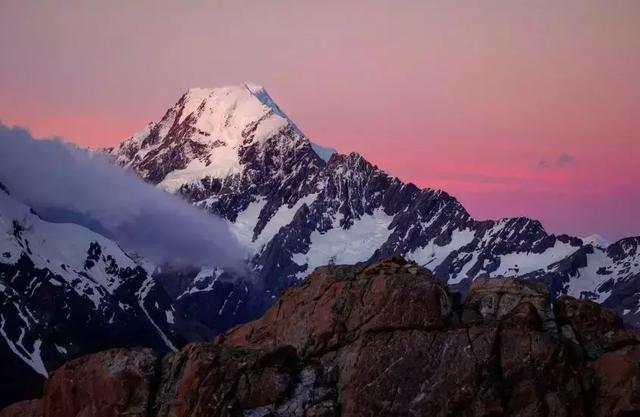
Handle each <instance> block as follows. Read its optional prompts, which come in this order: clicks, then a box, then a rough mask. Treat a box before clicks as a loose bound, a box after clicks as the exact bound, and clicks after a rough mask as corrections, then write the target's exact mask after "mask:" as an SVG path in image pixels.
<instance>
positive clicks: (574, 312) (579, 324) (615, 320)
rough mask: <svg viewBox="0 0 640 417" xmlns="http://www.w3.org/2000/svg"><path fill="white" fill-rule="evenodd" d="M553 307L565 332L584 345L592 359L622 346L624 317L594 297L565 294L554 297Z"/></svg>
mask: <svg viewBox="0 0 640 417" xmlns="http://www.w3.org/2000/svg"><path fill="white" fill-rule="evenodd" d="M554 311H555V315H556V319H557V321H558V325H559V326H560V328H561V331H562V333H563V334H565V335H566V336H567V337H568V338H570V339H573V341H574V342H575V343H577V344H579V345H581V346H582V347H583V348H584V350H585V352H586V354H587V356H588V357H589V358H590V359H596V358H598V357H599V356H600V355H602V354H603V353H604V352H606V351H608V350H610V349H611V348H613V347H614V346H619V345H620V341H621V339H624V328H623V324H622V319H621V318H620V317H619V316H618V315H617V314H616V313H614V312H613V311H612V310H609V309H607V308H604V307H602V306H601V305H599V304H596V303H594V302H592V301H588V300H577V299H575V298H573V297H568V296H563V297H560V298H558V299H557V300H555V303H554ZM619 332H620V333H619ZM623 344H624V343H623Z"/></svg>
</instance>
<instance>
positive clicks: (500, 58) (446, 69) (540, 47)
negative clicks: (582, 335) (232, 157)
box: [0, 0, 640, 239]
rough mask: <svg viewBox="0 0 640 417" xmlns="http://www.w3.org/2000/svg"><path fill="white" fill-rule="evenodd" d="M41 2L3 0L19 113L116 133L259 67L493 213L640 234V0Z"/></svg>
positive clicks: (294, 114)
mask: <svg viewBox="0 0 640 417" xmlns="http://www.w3.org/2000/svg"><path fill="white" fill-rule="evenodd" d="M37 3H38V4H36V2H24V1H14V0H3V1H2V2H1V3H0V52H1V53H2V57H1V58H0V121H2V122H3V123H5V124H10V125H11V124H16V125H21V126H24V127H27V128H29V129H30V130H31V131H32V132H33V133H34V134H36V135H59V136H62V137H64V138H66V139H67V140H71V141H75V142H78V143H81V144H84V145H90V146H105V145H113V144H116V143H118V142H119V141H120V140H122V139H124V138H125V137H127V136H129V135H130V134H132V133H133V132H135V131H137V130H140V129H141V128H142V127H143V126H144V125H145V124H146V123H147V122H149V121H152V120H157V119H158V118H159V117H160V116H161V115H162V114H163V112H164V110H165V109H166V108H167V107H169V106H170V105H171V104H173V103H174V102H175V101H176V100H177V98H178V97H179V96H180V95H181V94H182V93H183V92H184V91H185V90H186V89H187V88H189V87H194V86H199V87H215V86H221V85H229V84H239V83H241V82H243V81H245V80H250V81H252V82H255V83H258V84H262V85H264V86H265V87H266V88H267V89H268V90H269V92H270V93H271V95H272V96H273V97H274V99H275V100H276V101H277V102H278V103H279V104H280V105H281V107H282V108H283V109H284V110H285V111H286V112H287V114H288V115H289V116H290V117H291V118H292V119H293V120H294V121H295V122H296V123H297V124H298V125H299V126H300V128H301V129H302V130H303V131H304V132H305V133H306V134H307V135H308V136H309V137H310V138H312V140H314V141H316V142H317V143H320V144H323V145H328V146H333V147H335V148H337V149H338V150H339V151H341V152H349V151H357V152H360V153H362V154H363V155H365V156H366V157H367V158H368V159H369V160H371V161H372V162H375V163H376V164H378V165H379V166H381V167H383V168H385V169H386V170H387V171H389V172H390V173H392V174H394V175H397V176H399V177H400V178H402V179H403V180H406V181H412V182H414V183H416V184H417V185H419V186H430V187H436V188H442V189H444V190H446V191H448V192H449V193H451V194H453V195H455V196H456V197H458V198H459V199H460V200H461V202H462V203H463V204H464V205H465V206H466V207H467V209H468V210H469V211H470V212H471V213H472V214H473V215H474V216H476V217H478V218H481V219H485V218H497V217H503V216H516V215H526V216H529V217H534V218H538V219H540V220H541V221H542V222H543V224H544V225H545V227H546V228H547V229H548V230H549V231H552V232H556V233H572V234H577V235H582V236H584V235H589V234H591V233H600V234H603V235H604V236H606V237H608V238H611V239H616V238H619V237H622V236H628V235H640V162H638V161H640V75H639V74H640V2H638V1H636V0H628V1H618V0H614V1H604V0H602V1H590V0H575V1H570V0H563V1H561V2H559V1H554V0H549V1H517V2H504V1H490V0H489V1H455V2H452V1H431V2H429V1H366V2H364V1H363V2H357V1H351V2H331V1H330V2H313V3H311V2H299V1H287V2H285V1H269V2H258V1H256V2H250V1H209V2H204V1H202V2H200V1H192V2H185V3H187V4H182V2H157V1H149V2H144V1H136V2H128V3H127V4H126V5H125V3H123V2H86V1H67V2H55V3H56V4H53V3H51V4H47V3H45V2H37ZM345 3H348V4H345Z"/></svg>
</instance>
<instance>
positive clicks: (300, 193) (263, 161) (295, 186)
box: [110, 84, 640, 329]
mask: <svg viewBox="0 0 640 417" xmlns="http://www.w3.org/2000/svg"><path fill="white" fill-rule="evenodd" d="M318 149H319V148H318V147H317V145H314V144H313V143H312V142H311V141H310V140H309V139H308V138H307V137H306V136H305V135H304V134H303V133H302V132H301V130H300V129H298V128H297V127H296V125H295V124H294V123H293V122H292V121H291V120H290V119H289V118H288V117H287V116H286V115H285V113H284V112H283V111H282V110H281V109H280V107H279V106H278V105H277V104H276V103H275V102H274V101H273V100H272V99H271V97H270V96H269V95H268V93H267V92H266V90H265V89H264V88H262V87H258V86H255V85H249V84H244V85H241V86H236V87H224V88H215V89H192V90H189V91H188V92H187V93H185V94H184V95H183V96H182V97H181V98H180V99H179V100H178V102H177V103H176V104H175V105H173V106H172V107H171V108H170V109H169V110H168V111H167V112H166V113H165V115H164V116H163V117H162V119H161V120H160V121H159V122H158V123H152V124H150V125H149V126H148V127H147V128H146V129H145V130H143V131H142V132H140V133H138V134H136V135H134V136H132V137H131V138H129V139H127V140H126V141H124V142H123V143H122V144H121V145H120V146H118V147H117V148H115V149H112V150H110V152H111V154H112V155H113V157H114V158H115V160H116V161H117V163H119V164H120V165H123V166H126V167H128V168H130V169H133V170H134V171H136V172H137V173H138V174H139V175H140V176H141V177H142V178H144V179H145V180H146V181H148V182H151V183H153V184H156V185H158V186H159V187H162V188H164V189H166V190H168V191H169V192H172V193H175V194H178V195H180V196H182V197H183V198H185V199H187V200H188V201H190V202H192V203H193V204H195V205H197V206H199V207H202V208H204V209H206V210H208V211H210V212H212V213H215V214H217V215H220V216H222V217H223V218H225V219H226V220H227V221H228V223H229V226H230V227H231V229H232V230H233V231H234V233H235V234H236V235H237V236H238V237H239V239H240V240H241V241H242V242H244V244H245V245H246V246H247V247H248V248H249V250H250V254H251V255H250V257H251V263H252V266H253V269H254V272H255V274H256V275H257V278H258V279H257V282H259V283H260V284H259V286H260V290H259V291H258V292H259V293H260V294H259V295H257V297H258V298H259V299H261V300H263V301H264V304H263V305H262V306H261V307H260V308H258V310H259V311H262V310H263V309H264V308H265V307H266V306H267V305H269V303H270V302H272V300H273V299H274V297H275V296H276V295H277V294H279V293H280V292H281V291H282V290H283V289H284V288H286V287H288V286H291V285H293V284H295V283H296V282H297V281H298V280H299V279H301V278H302V277H304V276H306V274H308V273H309V272H311V271H312V270H313V269H314V268H315V267H317V266H320V265H324V264H327V263H349V264H354V263H359V262H370V261H374V260H376V259H381V258H383V257H385V256H391V255H402V256H405V257H407V258H408V259H411V260H414V261H416V262H417V263H419V264H420V265H423V266H425V267H427V268H429V269H431V270H432V271H433V272H434V274H435V275H436V276H437V277H438V278H439V279H441V280H442V281H445V282H447V283H448V284H449V285H452V286H454V287H455V288H457V289H458V290H460V291H462V292H466V289H467V288H468V286H469V285H470V283H471V282H472V281H473V280H474V279H476V278H478V277H495V276H516V277H525V278H529V279H534V280H539V281H543V282H545V283H546V284H547V285H548V286H549V288H550V290H551V294H552V295H553V296H559V295H562V294H570V295H574V296H576V297H580V298H587V299H590V300H593V301H597V302H601V303H604V304H606V305H608V306H610V307H612V308H615V309H616V310H617V311H618V313H620V314H621V315H623V316H624V317H625V319H626V320H628V321H630V322H632V323H637V322H638V320H639V319H640V304H639V301H640V250H639V249H638V245H637V242H638V240H637V239H634V238H629V239H623V240H621V241H618V242H614V243H612V244H610V245H609V244H604V243H603V241H601V240H599V239H593V238H589V239H580V238H578V237H572V236H567V235H553V234H549V233H547V232H546V231H545V230H544V228H543V226H542V225H541V224H540V222H538V221H536V220H532V219H528V218H523V217H518V218H506V219H501V220H496V221H493V220H489V221H478V220H476V219H474V218H472V217H471V216H470V215H469V213H468V212H467V211H466V210H465V209H464V207H462V205H461V204H460V203H459V202H458V201H457V200H456V199H455V198H453V197H452V196H450V195H448V194H447V193H445V192H443V191H438V190H432V189H419V188H418V187H416V186H415V185H413V184H410V183H403V182H402V181H400V180H399V179H397V178H395V177H393V176H390V175H388V174H387V173H385V172H384V171H383V170H381V169H379V168H378V167H376V166H374V165H372V164H371V163H369V162H368V161H367V160H366V159H364V158H363V157H362V156H361V155H358V154H356V153H351V154H349V155H341V154H335V153H333V152H329V153H330V154H332V155H331V157H330V158H328V157H327V156H328V155H327V154H323V153H322V152H321V151H318ZM213 271H214V270H213V269H210V270H201V271H196V272H194V273H193V275H192V277H191V278H184V277H183V279H181V280H180V285H176V284H175V280H167V281H168V282H170V283H169V284H167V285H169V286H170V287H172V288H170V290H171V291H173V292H174V293H175V295H176V297H178V296H179V297H181V298H180V300H181V302H182V303H183V304H184V305H185V306H188V308H189V309H190V314H193V315H196V316H198V315H201V318H202V320H204V321H205V322H207V323H208V324H209V325H215V326H221V327H217V328H218V329H222V328H225V327H226V326H227V325H229V324H233V323H234V322H237V321H238V318H237V317H238V315H242V314H241V312H242V311H243V310H244V309H246V308H247V305H249V304H252V303H249V302H247V301H248V300H247V297H249V296H248V295H246V294H248V293H249V292H251V291H250V290H249V289H247V286H245V285H242V286H240V288H232V287H224V289H222V287H221V285H220V283H219V282H218V281H219V280H218V278H217V276H218V274H219V273H214V272H213ZM254 282H255V281H254ZM254 295H255V294H254ZM254 301H255V300H254ZM252 305H255V303H253V304H252ZM194 306H199V307H194ZM202 306H206V307H202ZM203 311H204V312H203ZM259 311H258V312H259ZM258 312H255V313H254V314H257V313H258ZM243 317H246V316H243ZM221 323H223V324H221Z"/></svg>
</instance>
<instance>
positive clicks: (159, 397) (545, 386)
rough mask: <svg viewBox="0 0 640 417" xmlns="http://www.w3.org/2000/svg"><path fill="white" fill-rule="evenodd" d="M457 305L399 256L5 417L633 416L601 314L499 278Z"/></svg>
mask: <svg viewBox="0 0 640 417" xmlns="http://www.w3.org/2000/svg"><path fill="white" fill-rule="evenodd" d="M458 298H459V297H457V296H456V294H452V293H451V292H450V290H449V289H448V287H447V286H446V285H445V284H443V283H441V282H440V281H438V280H436V279H435V278H434V277H433V276H432V274H431V273H430V272H429V271H427V270H426V269H423V268H419V267H418V266H417V265H416V264H413V263H408V262H406V261H405V260H403V259H402V258H396V257H394V258H388V259H385V260H383V261H381V262H378V263H375V264H372V265H369V266H366V267H362V266H326V267H322V268H318V269H317V270H316V271H315V272H314V273H312V274H311V275H310V276H309V277H308V278H307V279H306V280H305V281H304V282H302V283H301V285H299V286H298V287H294V288H290V289H288V290H286V291H285V293H284V294H283V295H282V297H281V298H280V300H279V301H278V302H276V303H275V304H274V306H273V307H272V308H271V309H269V310H268V311H267V312H266V313H265V315H264V316H263V317H262V318H260V319H258V320H256V321H254V322H251V323H247V324H244V325H240V326H238V327H236V328H234V329H232V330H230V331H229V332H227V333H226V334H225V335H223V336H220V337H218V338H217V339H216V340H215V341H214V342H212V343H197V344H191V345H188V346H187V347H185V348H184V349H183V350H182V351H180V352H177V353H171V354H169V355H167V356H165V357H164V358H163V359H157V358H154V357H153V355H152V354H151V353H150V352H148V351H141V350H112V351H108V352H110V353H105V352H102V353H99V354H95V355H89V356H87V357H84V358H80V359H78V360H75V361H72V362H69V363H67V364H65V365H64V366H63V367H61V368H60V369H59V370H58V371H56V372H55V373H54V375H53V377H52V378H51V379H50V380H49V381H48V383H47V384H46V387H45V393H44V396H43V400H42V401H30V402H24V403H18V404H14V405H13V406H11V407H9V408H7V409H5V410H4V411H3V412H0V416H2V417H6V416H17V415H25V416H34V417H35V416H45V417H46V416H63V415H64V416H67V417H81V416H82V417H88V416H100V417H103V416H104V417H108V416H125V415H126V416H129V415H132V416H153V417H205V416H206V417H209V416H253V417H266V416H308V417H311V416H314V417H321V416H322V417H337V416H522V417H525V416H541V417H551V416H553V417H556V416H557V417H562V416H566V417H580V416H585V417H589V416H593V417H596V416H597V417H605V416H620V417H622V416H633V415H640V335H639V334H638V333H637V332H635V331H632V330H625V329H624V327H623V325H622V322H621V321H620V319H619V317H617V316H616V315H615V314H614V313H612V312H611V311H609V310H607V309H605V308H603V307H601V306H600V305H597V304H595V303H592V302H590V301H583V300H576V299H573V298H570V297H561V298H560V299H557V300H555V301H551V298H550V297H549V294H548V292H547V289H546V287H545V286H544V285H539V284H538V283H536V282H533V281H521V280H515V279H508V278H497V279H478V280H476V281H475V282H474V283H473V284H472V286H471V288H470V291H469V294H468V296H467V298H466V300H465V301H464V302H460V301H459V300H458ZM123 365H124V367H123ZM125 370H128V371H126V372H125ZM53 405H55V407H53ZM21 407H22V408H21ZM123 410H124V411H123ZM21 412H22V414H21Z"/></svg>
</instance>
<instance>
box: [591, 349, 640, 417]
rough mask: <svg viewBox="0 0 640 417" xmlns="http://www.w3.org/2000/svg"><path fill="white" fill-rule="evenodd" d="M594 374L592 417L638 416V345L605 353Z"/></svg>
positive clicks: (639, 414)
mask: <svg viewBox="0 0 640 417" xmlns="http://www.w3.org/2000/svg"><path fill="white" fill-rule="evenodd" d="M591 368H592V369H593V370H594V374H595V375H594V394H595V395H593V396H591V397H590V400H591V402H592V403H593V416H594V417H605V416H640V345H635V346H627V347H624V348H622V349H620V350H616V351H614V352H608V353H605V354H604V355H602V356H601V357H600V358H598V360H597V361H595V362H594V363H593V365H591Z"/></svg>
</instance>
